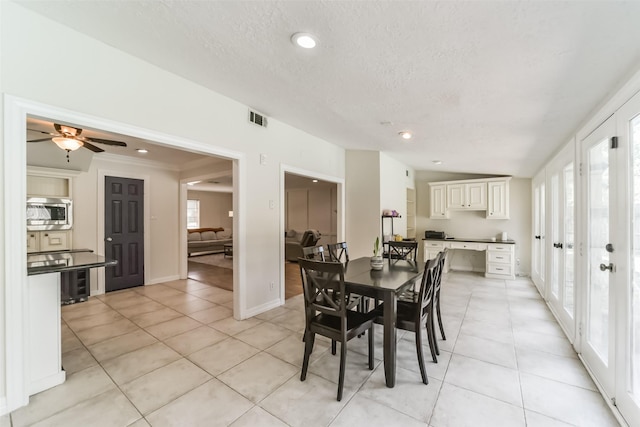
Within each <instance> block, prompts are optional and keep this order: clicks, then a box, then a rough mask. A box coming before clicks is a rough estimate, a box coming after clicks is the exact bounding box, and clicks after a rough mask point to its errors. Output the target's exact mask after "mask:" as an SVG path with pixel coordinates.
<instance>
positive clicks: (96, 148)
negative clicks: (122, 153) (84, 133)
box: [82, 141, 104, 153]
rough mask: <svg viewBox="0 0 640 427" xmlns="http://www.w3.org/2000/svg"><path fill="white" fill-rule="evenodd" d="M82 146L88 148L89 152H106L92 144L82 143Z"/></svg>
mask: <svg viewBox="0 0 640 427" xmlns="http://www.w3.org/2000/svg"><path fill="white" fill-rule="evenodd" d="M82 146H83V147H84V148H88V149H89V150H91V151H93V152H94V153H102V152H103V151H104V150H103V149H102V148H100V147H96V146H95V145H93V144H90V143H88V142H86V141H82Z"/></svg>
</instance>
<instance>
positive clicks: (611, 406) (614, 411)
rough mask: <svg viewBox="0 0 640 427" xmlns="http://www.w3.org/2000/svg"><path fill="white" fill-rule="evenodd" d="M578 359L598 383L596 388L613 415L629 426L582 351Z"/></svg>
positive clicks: (623, 424) (621, 423) (622, 423)
mask: <svg viewBox="0 0 640 427" xmlns="http://www.w3.org/2000/svg"><path fill="white" fill-rule="evenodd" d="M578 359H580V361H581V362H582V365H583V366H584V368H585V369H586V370H587V373H588V374H589V376H590V377H591V380H592V381H593V383H594V384H595V385H596V388H597V389H598V391H599V392H600V394H601V395H602V399H603V400H604V402H605V403H606V404H607V406H608V407H609V409H610V410H611V413H612V414H613V416H614V417H615V418H616V420H618V422H619V423H620V425H621V426H627V427H629V424H627V421H626V420H625V419H624V417H623V416H622V414H621V413H620V410H619V409H618V407H617V406H615V405H614V404H613V402H612V401H611V397H609V395H608V394H607V393H606V392H605V391H604V388H603V387H602V384H600V381H598V378H596V376H595V375H594V373H593V371H592V370H591V367H589V364H588V363H587V361H586V360H585V359H584V358H583V357H582V354H581V353H578Z"/></svg>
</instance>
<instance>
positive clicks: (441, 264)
mask: <svg viewBox="0 0 640 427" xmlns="http://www.w3.org/2000/svg"><path fill="white" fill-rule="evenodd" d="M448 252H449V250H448V249H447V248H445V249H444V250H443V251H441V252H438V255H437V256H436V257H435V258H434V260H435V261H436V262H437V263H438V270H437V272H436V273H437V275H436V281H435V283H434V285H433V291H434V292H435V293H436V294H437V293H439V292H440V285H441V284H442V274H443V273H444V263H445V262H446V260H447V253H448Z"/></svg>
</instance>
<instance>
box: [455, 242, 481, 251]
mask: <svg viewBox="0 0 640 427" xmlns="http://www.w3.org/2000/svg"><path fill="white" fill-rule="evenodd" d="M451 249H467V250H471V251H484V250H486V249H487V245H486V244H484V243H474V242H451Z"/></svg>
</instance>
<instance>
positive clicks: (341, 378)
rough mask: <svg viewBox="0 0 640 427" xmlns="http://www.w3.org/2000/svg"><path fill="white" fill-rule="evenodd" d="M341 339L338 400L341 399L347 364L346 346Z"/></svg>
mask: <svg viewBox="0 0 640 427" xmlns="http://www.w3.org/2000/svg"><path fill="white" fill-rule="evenodd" d="M345 344H346V343H345V342H344V341H343V342H341V343H340V376H339V377H338V402H339V401H341V400H342V389H343V388H344V371H345V369H344V368H345V365H346V364H347V346H346V345H345Z"/></svg>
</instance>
